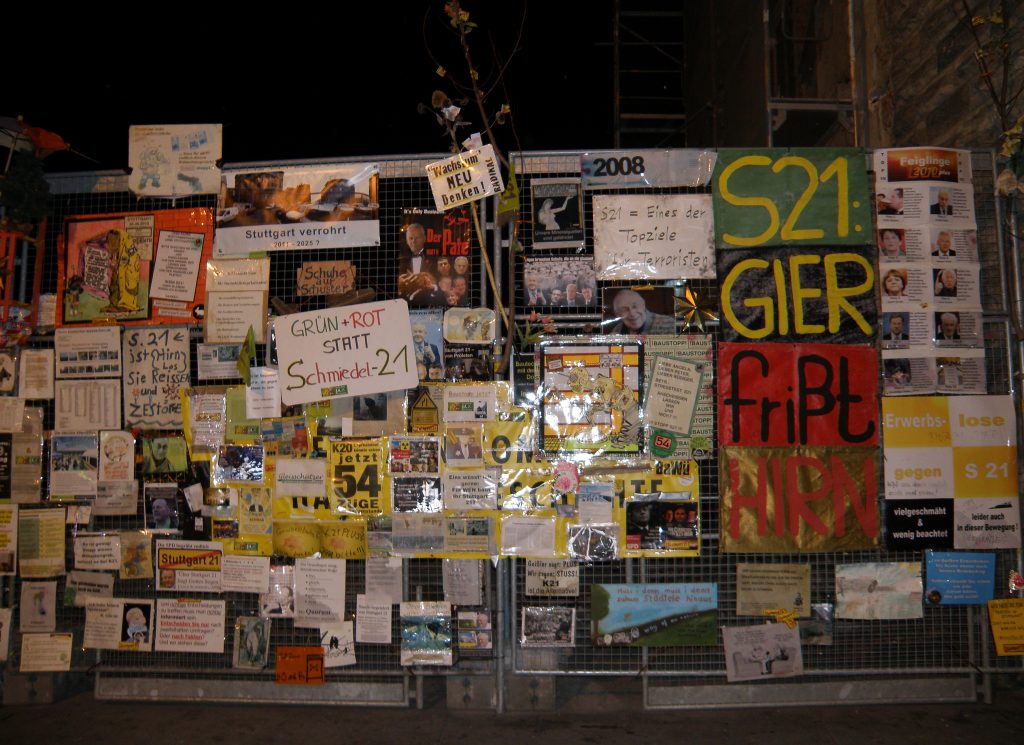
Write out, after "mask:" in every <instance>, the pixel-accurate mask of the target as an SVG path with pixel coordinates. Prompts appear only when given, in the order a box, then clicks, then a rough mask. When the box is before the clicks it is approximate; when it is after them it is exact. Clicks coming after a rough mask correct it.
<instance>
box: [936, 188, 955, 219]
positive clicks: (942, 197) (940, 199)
mask: <svg viewBox="0 0 1024 745" xmlns="http://www.w3.org/2000/svg"><path fill="white" fill-rule="evenodd" d="M931 213H932V214H933V215H952V214H953V205H952V204H950V203H949V192H948V191H946V190H945V189H939V191H938V193H937V194H936V195H935V201H934V202H933V203H932V206H931Z"/></svg>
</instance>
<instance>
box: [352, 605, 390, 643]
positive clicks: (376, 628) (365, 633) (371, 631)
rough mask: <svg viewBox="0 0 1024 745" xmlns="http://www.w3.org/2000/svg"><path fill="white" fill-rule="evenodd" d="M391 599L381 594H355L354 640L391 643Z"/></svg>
mask: <svg viewBox="0 0 1024 745" xmlns="http://www.w3.org/2000/svg"><path fill="white" fill-rule="evenodd" d="M391 605H392V603H391V599H390V598H388V597H386V596H382V595H356V641H357V642H359V643H360V644H390V643H391Z"/></svg>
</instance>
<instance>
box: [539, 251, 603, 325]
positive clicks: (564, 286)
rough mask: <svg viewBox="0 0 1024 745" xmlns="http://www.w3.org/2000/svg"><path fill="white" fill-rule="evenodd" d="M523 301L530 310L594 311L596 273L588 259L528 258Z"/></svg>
mask: <svg viewBox="0 0 1024 745" xmlns="http://www.w3.org/2000/svg"><path fill="white" fill-rule="evenodd" d="M523 288H524V289H523V294H524V297H523V300H524V302H525V304H526V305H528V306H531V307H545V308H580V309H581V311H582V310H584V309H586V308H596V307H597V305H598V299H597V273H596V272H595V271H594V263H593V259H592V258H591V257H589V256H587V257H583V256H544V257H532V256H531V257H527V259H526V268H525V274H524V282H523Z"/></svg>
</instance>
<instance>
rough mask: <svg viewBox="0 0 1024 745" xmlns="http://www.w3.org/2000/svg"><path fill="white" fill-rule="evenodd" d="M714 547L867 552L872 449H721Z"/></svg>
mask: <svg viewBox="0 0 1024 745" xmlns="http://www.w3.org/2000/svg"><path fill="white" fill-rule="evenodd" d="M720 457H721V463H722V475H721V479H722V486H721V493H722V499H721V510H722V512H721V514H722V550H723V551H725V552H726V553H749V552H754V553H760V552H772V553H796V552H808V551H847V550H854V549H861V548H872V547H874V546H875V545H876V544H877V541H878V531H879V517H878V506H877V504H876V501H877V498H878V489H877V486H876V483H877V480H878V468H879V465H878V452H877V450H875V449H874V448H870V447H836V446H823V447H795V448H794V447H776V448H770V447H769V448H753V447H723V448H722V449H721V455H720Z"/></svg>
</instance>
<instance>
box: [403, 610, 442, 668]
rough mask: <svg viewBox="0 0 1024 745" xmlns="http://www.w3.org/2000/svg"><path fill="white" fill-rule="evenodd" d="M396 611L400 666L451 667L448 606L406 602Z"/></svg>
mask: <svg viewBox="0 0 1024 745" xmlns="http://www.w3.org/2000/svg"><path fill="white" fill-rule="evenodd" d="M399 608H400V618H399V623H400V625H401V629H402V646H401V655H400V659H401V664H402V665H451V664H452V636H453V634H452V606H451V604H450V603H444V602H427V601H407V602H403V603H402V604H401V605H400V606H399ZM389 611H390V606H389Z"/></svg>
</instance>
